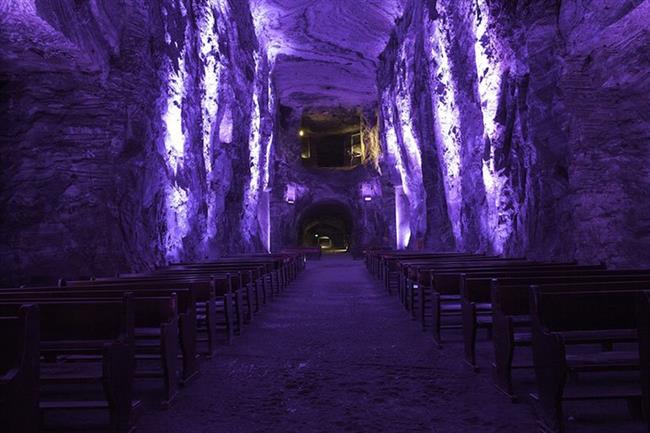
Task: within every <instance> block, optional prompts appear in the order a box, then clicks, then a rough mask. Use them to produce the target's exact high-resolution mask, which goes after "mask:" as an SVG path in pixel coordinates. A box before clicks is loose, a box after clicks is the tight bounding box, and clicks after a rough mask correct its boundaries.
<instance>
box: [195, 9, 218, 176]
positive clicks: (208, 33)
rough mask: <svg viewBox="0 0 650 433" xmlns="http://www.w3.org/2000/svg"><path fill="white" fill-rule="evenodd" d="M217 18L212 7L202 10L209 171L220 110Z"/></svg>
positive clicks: (203, 104)
mask: <svg viewBox="0 0 650 433" xmlns="http://www.w3.org/2000/svg"><path fill="white" fill-rule="evenodd" d="M214 25H215V19H214V13H213V10H212V8H211V7H205V8H202V10H201V16H200V20H199V34H200V49H201V57H202V60H203V62H202V63H203V89H202V95H201V109H202V118H203V119H202V121H203V159H204V164H205V169H206V171H207V172H208V173H210V172H211V171H212V158H211V153H212V130H213V128H214V121H215V118H216V116H217V111H218V100H219V79H220V76H221V64H220V63H219V62H218V61H217V54H218V53H219V35H218V33H217V32H215V31H214Z"/></svg>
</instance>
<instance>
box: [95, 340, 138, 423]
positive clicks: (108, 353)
mask: <svg viewBox="0 0 650 433" xmlns="http://www.w3.org/2000/svg"><path fill="white" fill-rule="evenodd" d="M102 363H103V366H102V368H103V379H102V382H103V388H104V395H105V397H106V401H107V402H108V410H109V416H110V423H111V430H112V431H114V432H117V433H123V432H128V431H130V430H131V424H132V423H131V418H132V417H131V412H132V398H133V375H134V369H135V356H134V348H133V346H132V345H128V344H125V343H117V342H116V343H111V344H108V345H106V347H105V348H104V356H103V361H102Z"/></svg>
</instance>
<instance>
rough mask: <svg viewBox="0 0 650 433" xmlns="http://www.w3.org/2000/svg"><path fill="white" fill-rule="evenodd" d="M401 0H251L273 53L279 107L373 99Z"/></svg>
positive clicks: (347, 103) (351, 103) (349, 103)
mask: <svg viewBox="0 0 650 433" xmlns="http://www.w3.org/2000/svg"><path fill="white" fill-rule="evenodd" d="M404 3H406V1H405V0H389V1H386V0H355V1H350V0H327V1H313V0H253V1H252V9H253V11H254V15H255V16H256V20H257V21H259V22H261V23H262V25H261V26H260V27H261V28H264V33H265V34H266V37H267V38H268V40H269V41H270V46H271V50H272V51H273V53H274V54H275V55H277V64H276V67H275V81H276V84H277V86H278V92H279V98H280V101H282V103H283V104H285V105H289V106H292V107H294V108H298V107H307V108H308V107H310V106H319V107H320V106H322V107H327V106H337V105H343V106H348V107H353V106H363V105H369V104H374V103H376V101H377V90H376V68H377V58H378V56H379V54H380V53H381V52H382V51H383V50H384V48H385V46H386V42H387V40H388V37H389V36H390V32H391V29H392V27H393V26H394V21H395V19H397V18H398V17H399V16H400V15H401V12H402V9H403V5H404Z"/></svg>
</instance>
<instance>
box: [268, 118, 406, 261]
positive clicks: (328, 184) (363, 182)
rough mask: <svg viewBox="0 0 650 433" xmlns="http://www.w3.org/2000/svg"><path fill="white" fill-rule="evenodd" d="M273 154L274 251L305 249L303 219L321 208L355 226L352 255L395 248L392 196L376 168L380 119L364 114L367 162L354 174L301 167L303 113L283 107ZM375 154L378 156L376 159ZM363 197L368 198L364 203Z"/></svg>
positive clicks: (352, 170) (355, 169) (390, 189)
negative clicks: (333, 209) (333, 210)
mask: <svg viewBox="0 0 650 433" xmlns="http://www.w3.org/2000/svg"><path fill="white" fill-rule="evenodd" d="M279 113H280V114H279V120H278V128H277V133H278V137H277V141H276V146H275V148H274V158H273V161H274V167H273V179H272V182H271V191H270V192H269V194H270V197H269V198H270V206H271V218H272V223H273V230H272V234H271V249H272V250H273V251H281V250H282V249H283V248H286V247H295V246H297V245H300V244H301V243H302V239H301V236H300V234H299V230H300V225H301V224H300V223H301V221H302V219H303V217H304V216H305V215H307V214H309V213H310V212H311V211H312V210H313V209H314V208H316V207H318V206H321V205H335V206H337V207H339V208H341V209H342V210H343V212H344V213H345V214H347V215H348V216H349V218H350V220H351V222H352V230H351V231H352V233H351V235H352V238H351V239H350V250H351V252H352V253H353V254H354V255H357V254H358V255H360V254H361V252H362V251H363V249H364V248H366V247H368V246H383V245H391V244H392V243H394V241H395V226H394V224H395V217H394V209H395V204H394V192H393V190H392V188H391V187H390V186H389V185H388V184H387V182H386V181H385V180H384V179H383V178H382V176H381V173H380V171H379V169H378V167H377V166H376V161H377V157H378V156H377V155H376V153H377V152H378V149H375V147H377V145H374V144H373V143H372V142H373V137H374V141H377V134H376V131H377V129H376V127H377V125H376V122H375V121H372V120H370V119H374V118H375V117H376V116H375V115H374V112H373V111H372V110H366V112H364V113H363V114H364V116H363V117H364V120H365V121H364V122H363V128H362V129H363V137H364V142H365V146H366V152H367V159H366V161H365V162H364V164H362V165H359V166H357V167H355V168H350V169H340V168H338V169H337V168H313V167H307V166H305V165H304V164H303V162H302V159H301V155H300V153H301V142H300V138H299V135H298V133H299V130H300V129H301V124H302V114H303V113H302V111H301V110H295V109H292V108H290V107H287V106H283V107H282V108H281V109H280V110H279ZM373 152H375V154H373ZM364 197H369V198H370V201H366V200H365V199H364Z"/></svg>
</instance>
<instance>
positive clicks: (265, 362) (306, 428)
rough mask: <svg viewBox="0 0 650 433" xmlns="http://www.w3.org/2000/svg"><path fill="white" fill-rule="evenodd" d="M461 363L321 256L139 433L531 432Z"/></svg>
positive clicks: (348, 263) (373, 286)
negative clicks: (171, 403) (166, 409)
mask: <svg viewBox="0 0 650 433" xmlns="http://www.w3.org/2000/svg"><path fill="white" fill-rule="evenodd" d="M454 346H456V347H454ZM461 360H462V356H461V353H460V345H457V344H454V345H448V346H447V347H445V349H444V350H438V349H436V348H434V345H433V343H432V339H431V337H430V336H429V335H428V334H425V333H423V332H422V331H421V330H420V327H419V324H418V323H417V322H413V321H411V320H410V319H409V317H408V315H407V314H406V313H405V312H404V311H402V310H401V307H400V305H399V303H398V302H397V300H396V299H394V298H392V297H390V296H388V295H387V294H386V292H385V291H384V290H383V289H382V288H381V287H380V285H379V284H378V283H377V282H376V281H375V280H374V279H373V278H372V277H371V276H370V275H369V274H368V272H367V271H366V269H365V267H364V265H363V261H353V260H352V259H351V258H350V257H348V256H325V257H324V258H323V260H321V261H319V262H309V263H308V264H307V269H306V270H305V271H304V272H303V273H302V274H301V275H300V276H299V277H298V279H297V280H296V281H295V282H294V283H293V284H292V285H291V286H290V287H289V288H287V289H286V290H285V291H284V292H283V294H282V295H281V296H280V297H279V298H276V299H275V300H274V301H273V302H272V304H271V305H267V306H266V308H264V310H263V311H262V312H261V313H260V314H259V315H258V316H256V317H255V320H254V322H253V324H252V325H250V326H249V327H248V328H247V329H246V330H245V332H244V335H242V336H241V337H238V338H236V339H235V340H234V342H233V343H232V345H231V346H227V347H223V348H221V350H220V352H219V355H218V356H217V357H215V359H213V360H210V361H207V362H204V363H203V365H202V368H201V375H200V377H199V378H198V379H197V380H196V381H194V382H193V383H191V384H190V385H189V386H188V388H186V389H183V390H182V391H181V393H180V394H179V396H178V399H177V401H176V402H175V403H174V405H173V406H172V408H171V409H169V410H168V411H155V410H154V411H147V412H146V413H144V414H143V415H142V416H141V418H140V420H139V422H138V431H139V432H146V433H154V432H155V433H161V432H175V433H176V432H178V433H181V432H183V433H185V432H191V433H200V432H225V433H234V432H278V433H285V432H296V433H305V432H323V433H332V432H373V433H377V432H396V433H400V432H437V433H461V432H462V433H484V432H494V433H497V432H498V433H509V432H513V433H515V432H517V433H521V432H523V433H526V432H533V431H535V428H534V421H533V415H532V413H529V407H528V405H522V404H520V405H513V404H511V403H509V401H508V400H507V399H506V398H505V397H504V396H502V395H500V394H499V393H498V392H497V391H496V390H495V389H494V388H493V386H492V385H491V383H490V380H489V375H488V374H479V375H477V374H475V373H473V372H471V371H469V369H468V368H466V367H465V366H464V364H463V363H462V361H461Z"/></svg>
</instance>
